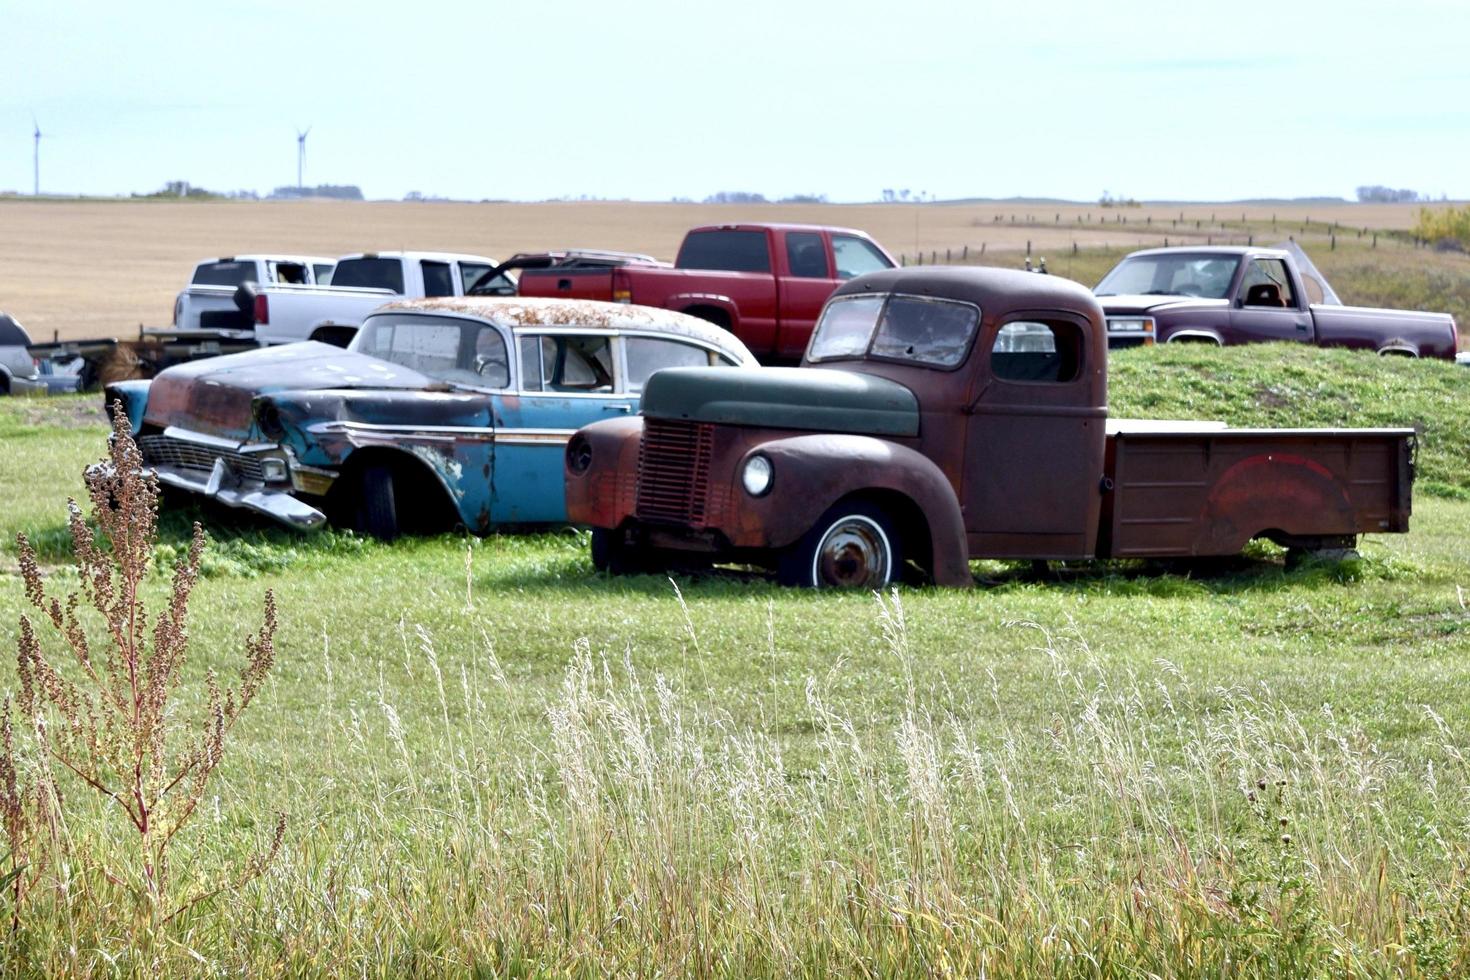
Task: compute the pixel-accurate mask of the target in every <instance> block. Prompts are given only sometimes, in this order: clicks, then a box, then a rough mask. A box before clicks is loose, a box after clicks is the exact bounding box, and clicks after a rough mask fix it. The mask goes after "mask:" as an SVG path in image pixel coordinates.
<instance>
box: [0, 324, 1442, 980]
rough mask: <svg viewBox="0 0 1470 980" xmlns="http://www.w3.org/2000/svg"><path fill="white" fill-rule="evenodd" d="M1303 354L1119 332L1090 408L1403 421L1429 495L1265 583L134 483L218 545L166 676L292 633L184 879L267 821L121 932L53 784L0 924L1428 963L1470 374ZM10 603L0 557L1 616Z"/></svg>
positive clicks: (808, 952) (734, 969) (628, 946)
mask: <svg viewBox="0 0 1470 980" xmlns="http://www.w3.org/2000/svg"><path fill="white" fill-rule="evenodd" d="M1307 353H1308V352H1299V351H1293V350H1278V349H1275V348H1271V347H1260V348H1250V349H1243V350H1242V351H1240V352H1236V351H1224V352H1202V351H1189V350H1185V351H1178V350H1159V351H1145V352H1136V353H1128V354H1124V355H1120V356H1119V357H1117V358H1116V359H1115V375H1114V381H1113V398H1114V402H1115V404H1116V405H1118V406H1119V407H1120V408H1123V409H1125V410H1126V411H1127V413H1128V414H1135V415H1147V414H1154V415H1167V414H1170V413H1172V412H1174V411H1176V410H1178V411H1179V412H1181V413H1182V414H1196V415H1208V416H1210V417H1225V418H1229V419H1231V420H1235V421H1269V422H1273V423H1278V424H1279V423H1280V422H1281V421H1283V418H1282V416H1281V415H1279V414H1278V415H1269V414H1268V415H1261V416H1259V417H1258V416H1257V414H1255V413H1271V412H1278V413H1286V414H1287V415H1289V416H1290V421H1292V423H1293V424H1298V423H1300V422H1303V421H1308V420H1310V421H1312V422H1313V423H1314V424H1316V423H1321V424H1329V423H1331V422H1332V421H1334V420H1337V421H1340V420H1341V419H1339V417H1338V415H1334V414H1333V413H1344V412H1346V413H1348V415H1347V419H1348V420H1350V421H1353V422H1355V423H1360V424H1378V423H1379V422H1380V421H1393V422H1401V421H1411V420H1410V419H1406V418H1402V417H1401V415H1402V413H1405V412H1414V413H1422V416H1423V418H1422V421H1423V425H1424V432H1425V445H1424V448H1423V455H1422V457H1421V458H1422V461H1423V469H1422V473H1423V475H1424V478H1425V481H1426V484H1432V485H1433V488H1435V489H1436V490H1437V491H1438V492H1439V493H1440V494H1441V495H1439V496H1435V495H1432V494H1428V493H1423V492H1421V493H1420V494H1419V496H1418V498H1417V499H1416V505H1415V514H1414V530H1413V532H1412V533H1411V534H1408V535H1404V536H1375V537H1370V538H1368V539H1367V540H1366V541H1365V544H1364V547H1363V555H1364V557H1363V559H1362V560H1361V561H1357V562H1351V563H1345V564H1343V565H1336V566H1316V567H1309V568H1305V569H1302V570H1299V571H1293V572H1287V571H1286V570H1285V569H1284V567H1283V566H1282V563H1281V560H1280V554H1279V552H1278V551H1277V550H1276V549H1273V548H1270V547H1261V548H1257V549H1253V550H1252V552H1251V554H1250V555H1249V556H1247V557H1246V558H1245V559H1243V560H1241V561H1239V562H1234V563H1225V564H1216V565H1214V566H1212V567H1209V568H1200V569H1196V570H1194V571H1193V572H1191V573H1189V574H1163V573H1162V572H1159V571H1158V570H1154V569H1149V568H1147V567H1144V566H1141V565H1137V564H1128V565H1102V566H1075V567H1067V568H1062V569H1057V570H1056V571H1055V572H1054V573H1053V574H1052V575H1051V576H1048V577H1045V578H1038V577H1035V576H1033V575H1031V574H1030V573H1029V571H1028V570H1026V569H1022V568H1019V567H1012V566H1006V565H1002V564H997V563H985V564H983V565H980V566H977V570H978V571H979V572H980V573H981V574H982V575H983V577H984V585H983V587H981V588H978V589H975V590H970V591H945V590H933V589H912V590H904V591H903V592H902V593H901V595H900V598H899V600H898V602H899V603H900V605H899V606H897V607H895V606H894V605H893V604H892V601H885V602H884V603H882V604H880V603H879V602H877V601H875V599H874V598H873V597H872V596H864V595H835V594H814V593H797V592H789V591H784V590H781V589H779V588H777V587H775V586H774V585H772V584H771V583H769V582H767V581H765V580H760V579H749V578H742V577H737V576H728V577H701V578H693V579H686V578H681V579H679V580H678V582H677V589H678V590H679V591H678V592H676V591H675V585H674V584H671V583H670V582H669V581H668V580H666V579H662V578H657V577H651V576H647V577H636V578H629V579H609V578H606V577H601V576H597V575H595V574H593V572H592V570H591V567H590V563H589V560H588V557H587V547H586V540H585V537H584V535H582V534H579V533H577V532H575V531H571V530H566V531H560V532H554V533H546V534H540V535H530V536H509V535H505V536H501V535H496V536H491V537H489V538H486V539H484V540H481V541H466V540H464V539H461V538H457V537H452V536H450V537H441V538H435V539H428V540H415V541H406V542H401V543H398V544H395V545H392V546H387V545H382V544H378V543H374V542H365V541H361V540H359V539H357V538H354V537H352V536H351V535H348V534H341V533H329V534H324V535H319V536H316V537H312V538H304V537H297V536H294V535H291V534H289V533H287V532H284V531H278V530H275V529H273V528H267V527H262V526H258V525H250V524H241V523H238V522H233V523H232V522H228V521H225V520H222V519H220V515H217V514H214V513H212V512H210V513H203V514H201V513H200V512H194V511H190V512H184V513H176V514H170V515H168V516H167V519H166V520H165V521H164V524H163V542H162V544H161V546H160V548H159V555H160V557H167V556H169V555H173V554H177V553H178V552H179V549H180V548H182V546H183V543H184V540H185V535H186V532H187V527H188V522H189V520H190V519H192V518H195V517H203V518H204V519H205V520H206V521H207V522H208V524H209V526H210V528H211V533H212V535H213V541H212V547H211V556H212V557H211V558H210V559H209V560H208V563H207V565H206V577H205V579H204V580H203V581H202V582H201V584H200V586H199V588H198V590H197V592H196V597H195V603H194V609H193V620H192V623H193V625H192V639H193V647H192V649H193V659H192V660H191V662H190V663H189V665H188V669H187V671H186V673H187V674H188V676H189V682H188V683H186V685H185V688H184V690H183V691H182V692H181V696H182V697H184V699H185V704H194V705H197V703H198V698H199V694H200V690H201V688H202V678H203V675H204V671H205V670H206V669H207V668H208V667H211V666H220V667H224V666H225V665H228V664H233V663H235V662H237V652H238V650H239V645H240V642H241V640H242V638H243V636H244V635H245V634H246V633H247V632H248V631H249V630H251V629H253V628H254V626H255V624H256V623H257V622H258V619H259V615H260V603H261V598H262V595H263V593H264V591H265V589H267V588H273V589H275V590H276V591H277V593H278V595H279V597H280V606H281V612H280V615H281V621H282V631H281V635H280V639H279V656H278V661H277V667H276V669H275V671H274V673H273V675H272V677H271V679H270V681H269V682H268V683H267V686H266V688H265V690H264V691H263V692H262V694H261V696H260V699H259V700H258V701H257V703H256V704H255V705H254V706H252V708H251V709H250V711H249V713H248V714H247V715H246V716H245V718H244V720H243V721H242V723H241V727H240V728H239V729H238V730H237V732H236V735H235V737H234V739H233V747H232V752H233V754H232V755H231V756H230V757H229V759H228V761H227V763H226V765H225V767H224V769H223V770H222V771H221V774H220V776H219V779H218V782H217V783H216V784H215V786H214V787H213V788H212V793H216V794H217V796H212V797H211V799H210V800H209V801H208V802H207V805H206V808H205V811H204V812H202V813H201V815H200V817H199V819H198V822H197V824H196V825H195V827H194V829H193V830H192V831H191V832H190V833H189V834H187V835H186V837H185V839H184V840H183V841H182V843H181V846H182V848H183V850H181V851H180V853H179V854H178V855H177V856H176V857H175V870H176V874H177V875H178V876H179V879H180V880H179V883H178V887H179V888H180V889H183V888H185V887H187V886H188V885H189V884H190V883H191V881H192V880H194V879H195V877H196V876H208V875H210V874H214V873H217V871H218V869H221V868H223V867H226V866H227V865H228V863H229V862H230V861H231V860H235V859H238V858H239V857H240V856H241V855H243V854H245V853H247V852H248V851H249V850H250V849H251V848H252V847H254V846H256V845H257V844H258V843H259V841H261V840H262V839H263V838H264V837H265V836H266V835H267V834H268V832H269V828H270V825H271V823H272V814H273V813H274V812H275V811H276V810H277V809H284V810H286V811H287V812H288V814H289V817H290V825H289V829H288V834H287V839H286V844H285V847H284V849H283V851H282V852H281V854H280V856H279V857H278V859H277V861H276V863H275V865H274V866H273V867H272V869H271V870H270V871H269V872H268V873H267V875H266V876H265V877H264V878H262V879H261V880H259V881H257V882H256V883H254V884H253V885H251V886H250V887H249V888H247V889H246V890H245V891H244V892H242V893H240V894H238V895H235V896H231V897H229V898H227V899H223V900H219V901H215V902H212V903H207V904H205V905H204V906H201V907H200V908H199V909H197V910H196V911H194V912H192V913H190V914H189V915H188V916H185V917H183V918H182V919H180V920H177V921H176V922H174V923H172V924H170V925H169V926H168V927H166V928H165V929H163V930H160V931H158V932H154V933H149V932H147V931H146V930H142V929H140V928H139V927H138V925H137V923H136V920H135V918H134V916H133V913H132V911H131V910H132V908H133V903H132V901H131V900H130V899H129V897H128V894H127V890H126V887H125V886H119V885H116V884H113V883H109V882H107V881H105V880H103V879H102V878H101V876H100V875H99V874H98V873H97V872H96V871H95V867H96V865H97V863H98V862H106V863H108V864H109V865H110V866H113V867H123V868H126V867H127V866H128V861H127V858H126V834H125V833H124V832H123V831H122V829H121V828H119V827H118V826H117V824H116V822H115V821H113V820H109V819H107V818H106V817H105V815H104V814H103V813H102V812H100V811H99V810H98V809H97V808H96V807H94V806H93V805H92V804H91V802H90V801H89V800H88V799H87V797H86V794H85V793H84V792H83V791H82V789H81V788H80V787H74V786H73V787H69V793H68V799H69V800H70V801H71V802H72V804H73V805H74V806H75V807H76V810H75V812H74V813H73V814H72V816H71V818H70V823H69V830H70V833H71V835H72V837H73V839H74V840H75V841H77V842H78V843H77V851H76V854H77V857H76V858H75V859H74V861H73V863H72V864H71V865H69V871H68V874H69V878H68V879H67V884H68V891H67V893H66V894H65V895H63V894H61V893H59V892H54V891H53V892H49V893H41V894H39V895H38V898H37V900H36V901H35V903H34V904H32V905H31V906H30V907H28V908H27V909H26V910H24V914H23V916H22V918H21V922H22V928H21V930H20V932H18V933H16V934H15V935H14V936H9V935H7V940H8V941H6V942H0V948H3V950H4V951H3V952H0V957H8V959H7V960H5V962H6V964H7V966H8V968H9V969H11V970H14V971H17V972H34V973H39V974H51V975H58V974H66V973H70V974H75V973H81V972H92V973H108V974H113V973H117V974H125V975H142V974H147V975H159V974H188V975H194V974H198V973H202V972H211V973H213V972H218V973H248V974H259V973H289V974H296V973H325V974H341V975H349V974H350V975H360V974H365V973H366V974H373V975H379V976H398V975H405V974H453V975H464V974H467V973H471V972H476V971H478V972H479V973H480V974H481V975H532V974H566V973H571V974H578V975H586V976H595V975H605V974H625V975H626V974H646V973H653V972H661V973H677V974H705V975H716V974H719V975H739V976H746V975H768V976H789V975H792V974H808V975H826V974H829V973H844V974H851V973H864V974H881V975H932V974H935V973H953V974H956V975H964V976H975V975H979V974H980V973H981V972H982V971H983V972H985V973H987V974H988V975H997V974H1000V975H1007V974H1010V975H1015V974H1024V975H1045V976H1051V975H1086V976H1125V975H1126V976H1133V975H1137V974H1138V973H1150V974H1154V975H1218V976H1223V975H1231V976H1286V975H1321V976H1338V975H1344V974H1354V975H1390V974H1405V973H1407V974H1411V975H1420V976H1446V977H1448V976H1456V975H1463V973H1464V972H1465V970H1466V969H1467V968H1470V922H1467V919H1466V912H1465V909H1466V908H1467V907H1470V894H1467V885H1466V869H1467V868H1470V845H1467V844H1466V843H1465V842H1466V840H1467V839H1470V836H1467V831H1470V826H1467V823H1470V820H1467V817H1466V812H1467V811H1466V800H1467V799H1470V767H1467V764H1466V762H1465V758H1464V752H1465V751H1466V743H1467V741H1470V657H1467V656H1466V654H1467V653H1470V611H1467V609H1466V606H1465V602H1466V598H1465V596H1464V593H1463V592H1461V591H1460V590H1461V589H1462V588H1470V503H1466V502H1464V501H1462V500H1456V499H1447V498H1450V497H1453V496H1455V495H1456V494H1459V493H1461V492H1463V490H1464V487H1465V484H1464V480H1465V477H1464V475H1463V474H1459V473H1457V472H1456V469H1455V466H1454V465H1453V464H1454V458H1453V457H1454V454H1455V453H1456V452H1458V453H1459V459H1460V460H1461V461H1462V462H1463V460H1464V459H1465V458H1466V452H1465V449H1464V446H1465V444H1464V442H1463V439H1464V435H1463V430H1462V429H1461V428H1459V427H1457V426H1456V425H1455V422H1456V420H1457V419H1458V418H1461V417H1463V415H1464V411H1463V409H1464V407H1465V396H1464V395H1456V394H1455V388H1454V387H1453V382H1454V380H1455V378H1454V376H1453V375H1451V374H1450V373H1448V370H1446V372H1445V373H1441V372H1440V368H1439V366H1438V365H1430V364H1423V363H1408V362H1383V361H1380V360H1377V359H1372V358H1356V359H1355V358H1354V357H1353V356H1352V355H1347V354H1332V355H1329V356H1326V357H1321V359H1320V361H1319V360H1315V359H1313V358H1309V357H1307V356H1306V354H1307ZM1206 354H1211V355H1213V359H1211V358H1208V357H1206V356H1205V355H1206ZM1319 356H1320V355H1319ZM1379 371H1381V372H1383V373H1382V374H1378V373H1376V372H1379ZM1263 392H1274V393H1275V395H1273V396H1272V397H1270V398H1266V397H1263V394H1262V393H1263ZM1277 399H1280V400H1284V401H1285V402H1288V403H1290V405H1292V406H1295V408H1294V410H1293V409H1291V408H1289V407H1283V406H1279V405H1275V404H1274V402H1275V401H1276V400H1277ZM1263 401H1265V402H1271V403H1273V404H1267V405H1262V404H1261V403H1262V402H1263ZM89 406H90V402H89V401H73V400H63V399H58V400H56V401H53V402H25V401H17V400H9V401H5V402H0V453H3V465H0V499H3V500H4V501H6V504H5V506H4V507H3V508H0V533H3V535H4V538H5V539H6V540H9V539H12V538H13V536H14V534H15V533H16V532H17V531H25V532H26V533H27V534H30V535H32V536H33V537H36V538H39V539H40V540H41V541H42V543H43V545H44V546H45V555H46V557H47V560H48V561H50V562H53V563H54V564H52V565H51V567H50V569H49V571H50V574H51V579H50V581H51V584H52V586H53V587H65V586H66V585H67V584H68V583H69V581H70V578H71V576H70V573H69V572H68V571H67V570H66V568H65V567H64V565H62V564H61V561H62V560H63V559H64V555H65V550H64V548H63V546H62V542H63V536H62V533H61V527H62V524H63V522H64V520H65V504H64V498H65V496H66V495H67V494H69V493H72V494H75V493H77V492H78V491H79V489H80V478H79V474H80V470H81V467H82V466H83V465H84V464H85V463H87V462H89V461H91V460H93V459H95V458H97V457H99V456H100V455H101V451H102V440H103V435H104V430H103V428H102V426H101V424H100V420H95V419H93V418H89V417H88V413H89V412H90V408H89ZM1417 417H1418V416H1416V418H1417ZM75 426H83V427H75ZM1455 439H1459V440H1462V441H1460V442H1458V443H1454V442H1453V440H1455ZM1441 440H1443V441H1444V445H1437V443H1439V442H1440V441H1441ZM1455 446H1458V447H1459V448H1458V449H1456V448H1455ZM1423 489H1424V487H1423V486H1421V490H1423ZM13 560H14V551H13V548H12V547H11V546H9V545H6V546H4V550H0V566H3V564H4V563H13ZM165 584H166V583H165V582H164V580H163V578H162V576H158V578H157V580H156V581H155V582H154V583H153V588H154V590H155V592H156V593H157V595H159V596H161V595H162V594H163V593H164V586H165ZM23 609H24V599H23V596H22V593H21V588H20V582H19V580H18V579H17V578H16V577H15V576H14V575H13V574H8V573H0V623H3V624H4V625H3V626H0V630H3V631H4V632H3V636H4V638H5V647H6V648H7V649H9V648H12V647H13V644H14V641H15V636H16V627H15V623H16V620H17V617H18V615H19V614H20V613H21V612H22V611H23ZM50 649H52V650H56V649H58V648H57V647H56V645H55V644H54V642H53V643H51V644H50ZM11 670H12V668H0V690H5V689H8V688H10V687H12V686H13V674H12V673H11ZM1258 784H1264V787H1262V786H1260V785H1258ZM1282 820H1285V821H1286V823H1285V825H1284V826H1283V825H1282V823H1281V821H1282ZM1283 837H1285V838H1288V840H1283ZM4 911H5V907H4V900H3V899H0V912H4Z"/></svg>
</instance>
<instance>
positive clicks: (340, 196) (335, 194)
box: [269, 184, 363, 201]
mask: <svg viewBox="0 0 1470 980" xmlns="http://www.w3.org/2000/svg"><path fill="white" fill-rule="evenodd" d="M302 197H330V198H335V199H337V200H339V201H361V200H362V199H363V198H362V188H361V187H358V186H357V185H356V184H317V185H316V186H315V187H277V188H276V189H275V190H273V191H271V192H270V198H269V199H270V200H272V201H279V200H283V199H295V198H302Z"/></svg>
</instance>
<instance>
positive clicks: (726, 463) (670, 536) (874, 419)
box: [566, 268, 1413, 588]
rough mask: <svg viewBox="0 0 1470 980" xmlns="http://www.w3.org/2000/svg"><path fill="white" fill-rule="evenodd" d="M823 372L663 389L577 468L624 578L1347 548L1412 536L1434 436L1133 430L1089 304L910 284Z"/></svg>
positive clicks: (767, 372) (896, 571) (963, 567)
mask: <svg viewBox="0 0 1470 980" xmlns="http://www.w3.org/2000/svg"><path fill="white" fill-rule="evenodd" d="M803 364H804V366H803V367H801V368H767V369H764V370H761V371H750V372H731V373H729V374H726V375H720V374H718V373H717V372H710V371H708V370H707V369H699V368H687V369H682V368H676V369H667V370H664V371H660V372H658V373H656V374H654V375H653V376H652V377H651V378H650V379H649V381H648V384H647V386H646V388H645V390H644V396H643V404H642V414H641V416H639V417H635V418H627V419H616V420H611V421H607V422H599V423H595V424H593V425H590V426H587V427H586V428H584V429H582V430H581V431H580V432H579V433H578V435H577V436H576V437H575V438H573V440H572V441H571V443H570V444H569V446H568V450H567V460H566V483H567V505H568V515H569V517H570V519H571V520H573V521H577V522H581V523H586V524H589V525H591V526H592V528H593V559H594V562H595V563H596V564H597V565H598V566H599V567H603V568H607V569H609V570H613V571H619V570H632V569H636V568H644V567H650V566H652V567H662V566H666V565H668V564H669V563H670V562H671V561H673V560H674V559H683V560H688V559H689V558H690V557H691V556H697V557H699V558H700V559H701V560H705V561H711V562H739V563H743V564H755V565H763V566H767V567H770V568H773V569H775V570H776V572H777V574H778V577H779V578H780V579H781V580H782V581H783V582H786V583H789V584H794V585H805V586H852V587H861V588H874V587H880V586H882V585H886V584H888V583H890V582H893V581H897V580H899V579H902V578H906V577H918V578H923V579H927V580H931V581H935V582H938V583H941V584H946V585H966V584H969V582H970V581H971V575H970V572H969V567H968V562H969V560H970V559H972V558H1003V559H1031V560H1050V559H1086V558H1108V557H1121V556H1127V557H1171V558H1188V557H1196V556H1206V555H1228V554H1236V553H1238V552H1239V551H1240V550H1241V548H1243V547H1244V546H1245V544H1246V543H1247V542H1248V541H1250V540H1251V539H1252V538H1254V537H1262V536H1264V537H1269V538H1271V539H1273V540H1276V541H1279V542H1281V543H1283V544H1286V545H1287V546H1289V547H1301V548H1318V549H1325V548H1328V547H1330V546H1333V545H1341V544H1342V542H1343V541H1344V540H1345V539H1347V538H1350V537H1352V538H1355V536H1356V535H1357V534H1360V533H1365V532H1369V531H1400V530H1406V529H1407V526H1408V513H1409V483H1410V481H1411V478H1412V467H1411V459H1412V441H1413V432H1412V430H1408V429H1392V430H1315V429H1314V430H1248V429H1241V430H1234V429H1229V428H1227V427H1225V426H1223V425H1221V424H1220V423H1216V422H1128V421H1120V420H1110V419H1109V418H1108V409H1107V327H1106V324H1105V321H1104V317H1103V313H1102V310H1101V308H1100V307H1099V306H1098V303H1097V301H1096V300H1095V299H1094V298H1093V297H1092V295H1091V294H1090V293H1089V292H1088V291H1087V290H1086V289H1085V288H1083V287H1082V286H1079V285H1078V284H1076V283H1072V282H1069V281H1067V280H1064V279H1060V278H1056V277H1049V276H1036V275H1027V274H1026V273H1022V272H1013V271H1008V270H998V269H976V268H915V269H894V270H888V271H884V272H878V273H873V274H869V275H867V276H863V277H860V278H858V279H854V280H852V281H850V282H848V283H846V284H845V285H843V286H842V287H841V288H839V289H838V291H837V292H836V294H835V295H834V296H833V297H832V298H831V300H829V301H828V302H827V304H826V306H825V308H824V310H823V312H822V315H821V317H820V319H819V321H818V324H817V327H816V330H815V332H814V333H813V335H812V339H811V343H810V345H809V346H808V348H807V351H806V356H805V358H804V360H803Z"/></svg>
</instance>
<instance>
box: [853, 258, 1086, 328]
mask: <svg viewBox="0 0 1470 980" xmlns="http://www.w3.org/2000/svg"><path fill="white" fill-rule="evenodd" d="M862 293H911V294H914V295H918V296H934V297H939V298H943V299H956V300H961V301H963V302H967V303H974V304H975V305H976V306H978V307H980V311H981V313H982V314H983V315H984V316H985V317H986V318H987V319H994V318H995V317H997V316H1003V315H1004V314H1006V313H1008V312H1010V311H1012V310H1073V311H1075V312H1079V313H1086V314H1088V316H1089V317H1091V318H1093V319H1095V320H1097V321H1098V322H1101V320H1102V307H1100V306H1099V305H1098V302H1097V298H1096V297H1094V296H1093V295H1092V291H1091V290H1089V289H1088V288H1087V287H1086V286H1083V285H1082V284H1081V283H1076V282H1073V281H1072V280H1070V279H1064V278H1062V277H1061V276H1050V275H1040V274H1039V273H1035V272H1021V271H1019V270H1016V269H993V268H985V267H977V266H911V267H909V268H900V269H884V270H882V271H881V272H869V273H867V274H866V275H862V276H858V277H857V278H856V279H851V280H849V281H847V282H846V283H844V284H843V285H842V286H840V287H839V288H838V289H837V291H836V292H835V293H833V294H832V298H833V299H836V298H837V297H839V296H853V295H861V294H862Z"/></svg>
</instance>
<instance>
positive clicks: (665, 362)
mask: <svg viewBox="0 0 1470 980" xmlns="http://www.w3.org/2000/svg"><path fill="white" fill-rule="evenodd" d="M709 354H710V352H709V351H707V350H705V349H704V348H703V347H696V346H694V345H693V344H686V343H684V342H683V341H680V340H661V339H658V338H655V337H625V338H624V339H623V356H624V358H625V359H626V360H627V362H628V380H627V383H626V385H625V388H626V390H627V391H629V392H639V391H642V390H643V385H644V384H645V383H646V382H647V381H648V377H649V375H651V374H653V372H655V371H659V370H662V369H663V368H666V367H708V366H710V364H711V363H713V362H712V361H711V359H710V356H709Z"/></svg>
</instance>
